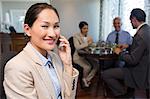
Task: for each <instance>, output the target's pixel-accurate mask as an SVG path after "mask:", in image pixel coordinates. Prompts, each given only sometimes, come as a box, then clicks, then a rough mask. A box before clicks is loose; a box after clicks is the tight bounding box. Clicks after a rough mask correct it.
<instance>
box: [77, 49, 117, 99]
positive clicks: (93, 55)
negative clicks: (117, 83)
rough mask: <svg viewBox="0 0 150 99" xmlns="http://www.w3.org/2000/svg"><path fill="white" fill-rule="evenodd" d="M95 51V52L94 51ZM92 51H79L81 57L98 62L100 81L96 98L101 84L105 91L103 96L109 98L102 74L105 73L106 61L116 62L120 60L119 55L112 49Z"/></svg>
mask: <svg viewBox="0 0 150 99" xmlns="http://www.w3.org/2000/svg"><path fill="white" fill-rule="evenodd" d="M93 49H94V50H93ZM93 49H91V47H86V48H84V49H80V50H78V54H79V56H81V57H84V58H85V59H86V58H90V59H93V60H95V59H96V60H98V63H99V65H98V79H97V86H96V88H97V89H96V96H97V93H98V91H99V86H100V84H101V85H102V88H103V89H102V90H103V96H104V97H106V96H107V91H106V88H105V83H104V81H103V79H102V77H101V74H102V73H103V70H104V69H103V67H104V61H109V60H110V61H116V60H117V59H118V55H117V54H115V53H114V52H113V50H112V49H111V48H110V49H109V48H100V47H97V48H96V47H95V48H93Z"/></svg>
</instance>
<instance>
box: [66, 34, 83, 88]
mask: <svg viewBox="0 0 150 99" xmlns="http://www.w3.org/2000/svg"><path fill="white" fill-rule="evenodd" d="M68 41H69V44H70V48H71V56H72V59H73V54H74V52H75V47H74V43H73V36H71V37H70V38H69V39H68ZM72 64H73V67H74V68H76V69H77V70H78V71H79V80H80V86H81V88H83V85H82V78H83V68H82V67H81V66H80V65H78V64H76V63H74V62H73V60H72Z"/></svg>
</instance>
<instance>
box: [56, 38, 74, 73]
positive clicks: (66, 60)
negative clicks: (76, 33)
mask: <svg viewBox="0 0 150 99" xmlns="http://www.w3.org/2000/svg"><path fill="white" fill-rule="evenodd" d="M59 40H60V46H61V47H60V48H59V49H58V52H59V56H60V58H61V60H62V62H63V64H64V69H65V71H66V72H68V73H69V74H71V75H72V58H71V49H70V44H69V42H68V40H67V39H66V38H65V37H64V36H60V39H59Z"/></svg>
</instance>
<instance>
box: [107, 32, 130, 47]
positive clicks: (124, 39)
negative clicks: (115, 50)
mask: <svg viewBox="0 0 150 99" xmlns="http://www.w3.org/2000/svg"><path fill="white" fill-rule="evenodd" d="M116 33H117V31H112V32H111V33H110V34H109V35H108V36H107V40H106V42H109V43H115V40H116ZM118 33H119V39H118V44H128V45H131V44H132V36H131V35H130V34H129V33H128V32H127V31H123V30H121V31H119V32H118Z"/></svg>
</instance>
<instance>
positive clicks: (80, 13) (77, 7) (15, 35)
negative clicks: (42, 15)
mask: <svg viewBox="0 0 150 99" xmlns="http://www.w3.org/2000/svg"><path fill="white" fill-rule="evenodd" d="M37 2H47V3H50V4H52V5H53V6H54V7H56V9H57V10H58V13H59V15H60V27H61V34H62V35H64V36H65V37H66V38H67V39H69V38H70V37H71V36H73V35H74V34H75V33H78V32H79V31H80V30H79V28H78V24H79V22H80V21H86V22H88V25H89V31H88V33H89V35H90V36H91V37H92V38H93V41H94V43H93V45H92V46H90V47H89V49H87V50H90V51H92V50H93V49H92V48H95V46H97V45H94V44H98V43H101V44H102V43H103V41H104V42H105V41H106V38H107V36H108V34H109V33H110V32H111V31H112V30H114V27H113V25H112V20H113V18H114V17H117V16H119V17H120V18H121V19H122V23H123V24H122V29H124V30H127V31H129V32H130V34H131V35H132V36H134V34H135V32H136V30H135V29H133V28H132V26H131V24H130V20H129V15H130V12H131V10H132V9H133V8H141V9H143V10H144V11H145V12H146V15H147V19H146V23H148V24H150V0H0V76H1V77H0V78H1V79H0V97H2V98H0V99H6V98H5V93H4V90H3V85H2V82H3V78H4V77H3V75H4V66H5V64H6V62H7V61H8V60H9V59H11V58H12V57H13V56H15V55H16V54H17V53H19V52H20V51H21V50H22V49H23V48H24V46H25V45H26V43H27V42H28V38H27V37H26V35H25V33H24V30H23V22H24V17H25V13H26V10H27V9H28V8H29V6H30V5H32V4H34V3H37ZM104 45H106V44H104ZM93 46H94V47H93ZM101 47H103V45H100V46H98V47H97V49H98V50H96V48H95V49H94V51H92V52H90V53H98V55H99V53H100V52H99V51H100V50H99V49H101ZM107 47H108V48H110V49H109V50H108V51H103V54H108V53H113V52H112V51H113V49H111V48H113V47H114V45H107ZM105 48H106V46H105ZM82 54H83V56H84V57H85V56H86V55H84V52H83V53H82V52H81V56H82ZM90 55H91V54H90ZM90 55H89V54H88V55H87V56H88V57H89V56H90ZM92 55H93V54H92ZM92 55H91V57H94V58H95V57H99V56H92ZM110 57H111V59H112V56H110ZM104 58H105V57H104ZM105 59H109V58H108V57H107V58H105ZM105 59H104V60H103V59H102V60H103V61H105ZM113 59H115V56H113ZM97 65H98V66H99V69H98V70H99V71H101V70H102V68H101V65H103V63H101V61H98V64H97ZM80 82H81V79H80V78H79V79H78V83H77V92H76V99H112V98H113V94H112V92H111V91H110V89H109V88H107V86H105V85H104V83H103V81H102V79H101V77H100V73H99V72H97V73H96V75H95V77H94V78H93V79H92V84H91V86H90V87H88V88H82V85H81V84H80ZM145 93H146V92H145V90H137V91H135V98H137V99H144V98H145V99H146V94H145Z"/></svg>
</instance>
